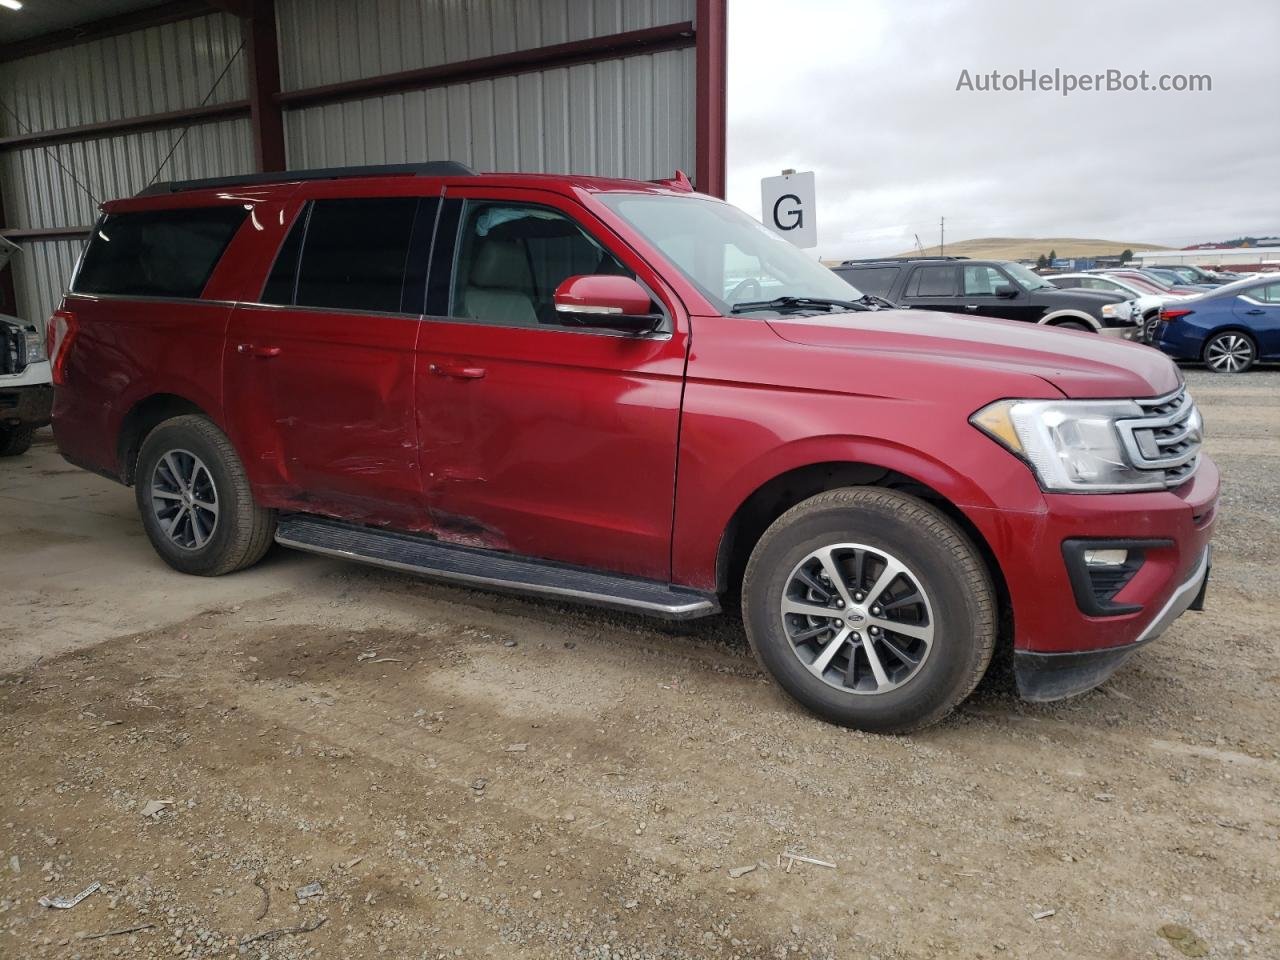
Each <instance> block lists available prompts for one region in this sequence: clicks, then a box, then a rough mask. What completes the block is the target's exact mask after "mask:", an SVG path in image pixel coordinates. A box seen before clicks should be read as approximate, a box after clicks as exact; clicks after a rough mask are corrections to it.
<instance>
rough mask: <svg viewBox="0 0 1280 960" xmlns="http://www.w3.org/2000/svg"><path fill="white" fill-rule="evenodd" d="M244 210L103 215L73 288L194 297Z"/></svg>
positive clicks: (242, 208)
mask: <svg viewBox="0 0 1280 960" xmlns="http://www.w3.org/2000/svg"><path fill="white" fill-rule="evenodd" d="M248 215H249V211H248V210H246V209H245V208H244V207H243V206H231V207H194V208H187V209H183V210H152V211H148V212H146V213H120V214H108V215H107V216H105V217H103V218H102V219H101V220H100V221H99V222H98V226H97V227H96V228H95V229H94V232H93V235H92V236H91V237H90V239H89V245H88V247H86V248H85V252H84V259H83V261H82V262H81V265H80V272H79V273H78V274H77V275H76V279H75V283H74V284H73V286H72V289H73V290H74V292H76V293H99V294H103V293H105V294H116V295H121V296H133V297H183V298H187V297H190V298H196V297H199V296H200V294H201V293H203V292H204V286H205V284H206V283H208V282H209V277H210V275H212V273H213V268H214V267H216V266H217V265H218V260H219V259H220V258H221V257H222V253H223V251H224V250H226V249H227V244H228V243H230V242H231V238H232V237H233V236H235V233H236V231H237V230H238V229H240V224H242V223H244V221H245V218H246V217H247V216H248Z"/></svg>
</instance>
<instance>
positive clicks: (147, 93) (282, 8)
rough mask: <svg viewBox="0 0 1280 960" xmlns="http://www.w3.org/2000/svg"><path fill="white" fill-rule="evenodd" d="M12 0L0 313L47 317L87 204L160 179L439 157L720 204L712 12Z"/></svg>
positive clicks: (719, 115) (719, 88) (655, 7)
mask: <svg viewBox="0 0 1280 960" xmlns="http://www.w3.org/2000/svg"><path fill="white" fill-rule="evenodd" d="M21 2H22V3H23V6H22V8H21V9H20V10H16V11H15V10H11V9H8V6H7V5H6V7H3V8H0V236H4V237H6V238H7V239H9V240H12V241H14V242H16V243H18V244H20V246H21V247H22V252H21V253H20V254H19V255H18V256H16V257H15V258H14V261H13V262H12V263H11V265H10V266H9V267H6V268H4V269H3V270H0V312H10V313H17V314H18V315H19V316H23V317H25V318H29V319H34V320H37V321H41V322H42V321H43V320H44V319H45V318H46V317H48V315H49V314H50V312H51V311H52V310H53V309H54V307H55V306H56V304H57V301H58V299H59V298H60V297H61V295H62V290H63V288H64V285H65V283H66V281H67V278H68V277H69V275H70V272H71V270H72V268H73V266H74V264H75V260H76V257H77V256H78V254H79V250H80V246H81V244H82V242H83V239H84V237H85V236H86V235H87V233H88V231H89V228H90V226H91V225H92V223H93V221H94V219H95V217H96V208H97V204H98V203H99V202H100V201H102V200H104V199H108V198H112V197H119V196H126V195H129V194H133V193H136V192H137V191H138V190H140V189H142V188H144V187H145V186H147V185H148V184H149V183H151V182H153V181H155V180H173V179H186V178H196V177H213V176H221V175H229V174H237V173H247V172H252V171H255V170H261V171H270V170H287V169H290V168H295V169H296V168H303V167H317V166H330V165H346V164H353V165H354V164H366V163H396V162H405V161H415V160H435V159H453V160H460V161H462V162H464V163H467V164H469V165H471V166H473V167H475V168H476V169H478V170H510V171H526V172H569V171H573V172H578V173H595V174H601V175H612V176H624V177H636V178H642V179H650V178H656V177H665V176H670V175H671V173H672V172H673V171H674V170H676V169H682V170H685V171H688V172H690V173H691V174H692V177H693V180H694V183H695V185H696V186H697V188H698V189H700V190H702V191H704V192H707V193H711V194H715V195H717V196H723V194H724V181H725V158H724V157H725V155H724V140H725V133H724V129H725V128H724V123H725V112H724V95H725V19H726V12H725V0H208V2H203V0H174V2H166V3H156V2H154V0H152V2H146V0H142V2H139V0H58V2H56V3H54V2H50V0H21ZM15 303H16V309H15V308H14V305H15Z"/></svg>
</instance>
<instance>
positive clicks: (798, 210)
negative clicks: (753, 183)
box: [760, 170, 818, 250]
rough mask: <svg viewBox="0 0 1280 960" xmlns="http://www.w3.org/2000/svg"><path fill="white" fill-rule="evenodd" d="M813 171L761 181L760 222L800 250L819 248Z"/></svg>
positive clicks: (788, 174) (766, 178)
mask: <svg viewBox="0 0 1280 960" xmlns="http://www.w3.org/2000/svg"><path fill="white" fill-rule="evenodd" d="M815 196H816V195H815V192H814V186H813V171H812V170H810V171H807V172H806V173H784V174H782V175H781V176H779V177H765V178H764V179H763V180H761V181H760V209H761V217H760V220H761V222H763V223H764V225H765V226H766V227H768V228H769V229H770V230H772V231H774V232H775V233H777V234H778V235H779V236H782V237H785V238H786V239H788V240H790V241H791V242H792V243H794V244H795V245H796V246H797V247H800V248H801V249H802V250H807V249H809V248H810V247H816V246H817V245H818V218H817V201H816V199H815Z"/></svg>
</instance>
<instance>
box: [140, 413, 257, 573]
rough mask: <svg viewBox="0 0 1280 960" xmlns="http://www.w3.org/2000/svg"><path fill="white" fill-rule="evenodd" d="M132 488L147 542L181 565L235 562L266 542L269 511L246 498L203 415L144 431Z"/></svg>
mask: <svg viewBox="0 0 1280 960" xmlns="http://www.w3.org/2000/svg"><path fill="white" fill-rule="evenodd" d="M135 496H136V499H137V502H138V512H139V513H140V514H141V516H142V525H143V527H144V528H145V529H146V531H147V536H148V538H150V540H151V545H152V546H153V547H155V550H156V553H158V554H160V556H161V557H162V558H163V559H164V561H165V562H166V563H168V564H169V566H171V567H173V568H174V569H175V570H179V571H181V572H183V573H192V574H197V575H199V576H204V577H216V576H220V575H222V574H224V573H231V572H233V571H235V570H242V569H244V568H245V567H248V566H251V565H253V564H255V563H257V562H258V561H259V560H261V559H262V556H263V554H265V553H266V552H267V549H268V548H269V547H270V546H271V538H272V535H273V534H274V532H275V513H274V511H271V510H267V509H264V508H262V507H260V506H258V505H257V504H256V503H254V500H253V494H252V493H251V492H250V490H249V481H248V478H247V477H246V476H245V472H244V467H243V466H242V465H241V463H240V458H239V457H238V456H236V452H235V449H234V448H233V447H232V446H231V441H230V440H228V439H227V437H226V435H225V434H224V433H223V432H222V431H221V430H219V429H218V428H217V427H216V426H215V425H214V424H213V423H211V422H210V421H209V420H208V419H206V418H205V417H201V416H195V415H187V416H181V417H174V418H173V419H171V420H166V421H164V423H162V424H160V425H159V426H158V427H156V428H155V429H154V430H152V431H151V432H150V433H149V434H147V437H146V439H145V440H144V441H143V442H142V449H141V451H140V452H139V453H138V467H137V470H136V472H135Z"/></svg>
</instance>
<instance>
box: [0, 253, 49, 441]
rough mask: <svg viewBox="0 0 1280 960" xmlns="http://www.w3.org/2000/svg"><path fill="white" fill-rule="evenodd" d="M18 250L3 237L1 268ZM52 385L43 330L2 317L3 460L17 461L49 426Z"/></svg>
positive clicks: (0, 411) (0, 421)
mask: <svg viewBox="0 0 1280 960" xmlns="http://www.w3.org/2000/svg"><path fill="white" fill-rule="evenodd" d="M17 251H18V248H17V247H16V246H14V245H13V244H12V243H10V242H9V241H8V240H5V239H4V238H3V237H0V268H3V267H4V265H5V264H6V263H8V262H9V258H10V257H12V256H13V255H14V254H15V253H16V252H17ZM52 405H53V381H52V378H51V377H50V370H49V361H48V359H47V358H46V357H45V352H44V338H43V337H42V336H41V335H40V328H39V327H38V326H36V324H34V323H32V322H30V321H29V320H22V319H19V318H18V317H14V316H10V315H8V314H5V313H0V457H16V456H17V455H18V454H20V453H26V452H27V448H28V447H30V446H31V436H32V434H34V433H35V432H36V430H38V429H39V428H40V427H43V426H46V425H47V424H48V423H49V411H50V409H51V407H52Z"/></svg>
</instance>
